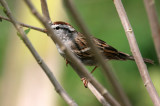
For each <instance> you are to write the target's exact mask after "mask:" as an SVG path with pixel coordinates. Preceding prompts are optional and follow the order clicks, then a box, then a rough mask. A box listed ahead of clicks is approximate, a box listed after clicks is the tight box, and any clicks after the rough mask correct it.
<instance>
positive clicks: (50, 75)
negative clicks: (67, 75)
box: [0, 0, 77, 106]
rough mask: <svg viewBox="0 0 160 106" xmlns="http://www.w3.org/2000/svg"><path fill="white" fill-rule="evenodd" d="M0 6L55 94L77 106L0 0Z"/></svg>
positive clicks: (5, 4)
mask: <svg viewBox="0 0 160 106" xmlns="http://www.w3.org/2000/svg"><path fill="white" fill-rule="evenodd" d="M0 2H1V4H2V6H3V7H4V8H5V10H6V15H7V16H8V17H9V18H10V21H11V22H12V23H13V25H14V26H15V28H16V29H17V31H18V32H19V33H20V35H21V38H22V40H23V42H24V43H25V45H26V46H27V47H28V49H29V50H30V52H31V53H32V55H33V56H34V58H35V59H36V61H37V63H38V64H39V65H40V66H41V68H42V69H43V71H44V72H45V73H46V75H47V76H48V78H49V79H50V81H51V83H52V84H53V85H54V87H55V89H56V91H57V93H58V94H59V95H60V96H61V97H62V98H63V99H64V100H65V101H66V102H67V103H68V105H70V106H77V104H76V103H75V102H74V101H73V100H72V99H71V97H70V96H69V95H68V94H67V93H66V91H65V90H64V89H63V88H62V87H61V86H60V84H59V83H58V81H57V80H56V78H55V77H54V75H53V73H52V72H51V70H50V69H49V68H48V66H47V65H46V64H45V63H44V61H43V60H42V59H41V57H40V56H39V54H38V53H37V51H36V50H35V49H34V47H33V46H32V44H31V42H30V41H29V39H28V38H27V36H26V34H25V33H24V31H23V29H22V28H21V26H20V25H19V23H18V22H17V21H16V19H15V18H14V17H13V16H12V14H11V11H10V9H9V7H8V5H7V3H6V2H5V1H4V0H0Z"/></svg>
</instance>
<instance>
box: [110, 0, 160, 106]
mask: <svg viewBox="0 0 160 106" xmlns="http://www.w3.org/2000/svg"><path fill="white" fill-rule="evenodd" d="M113 2H114V4H115V7H116V9H117V12H118V15H119V17H120V20H121V23H122V25H123V28H124V30H125V32H126V36H127V38H128V41H129V45H130V48H131V51H132V54H133V56H134V59H135V61H136V64H137V66H138V69H139V72H140V75H141V78H142V80H143V82H144V85H145V87H146V89H147V91H148V93H149V96H150V97H151V99H152V102H153V104H154V105H155V106H160V98H159V96H158V94H157V91H156V89H155V87H154V85H153V83H152V80H151V78H150V76H149V74H148V70H147V67H146V65H145V63H144V61H143V59H142V56H141V53H140V51H139V48H138V45H137V42H136V39H135V36H134V32H133V29H132V27H131V25H130V22H129V20H128V17H127V14H126V12H125V9H124V7H123V4H122V2H121V0H113Z"/></svg>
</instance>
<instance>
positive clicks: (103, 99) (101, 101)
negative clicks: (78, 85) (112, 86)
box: [70, 63, 110, 106]
mask: <svg viewBox="0 0 160 106" xmlns="http://www.w3.org/2000/svg"><path fill="white" fill-rule="evenodd" d="M70 65H71V66H72V68H73V69H74V70H77V72H79V69H78V68H77V67H75V65H74V64H73V63H70ZM78 75H79V76H80V77H81V78H82V77H83V75H81V73H78ZM87 87H88V88H89V90H90V91H91V92H92V93H93V94H94V95H95V97H96V98H97V99H98V101H99V102H100V103H101V104H102V105H103V106H110V104H109V103H108V102H107V101H106V100H105V98H104V97H103V96H102V94H100V92H98V91H97V89H96V88H95V87H94V86H93V84H92V83H90V82H88V85H87ZM107 92H108V91H107ZM109 95H110V94H109Z"/></svg>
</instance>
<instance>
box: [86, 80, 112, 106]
mask: <svg viewBox="0 0 160 106" xmlns="http://www.w3.org/2000/svg"><path fill="white" fill-rule="evenodd" d="M88 88H89V89H90V90H91V91H92V93H93V94H94V95H95V96H96V97H97V99H98V100H99V102H100V103H101V104H102V105H103V106H111V105H110V104H109V103H108V102H106V100H105V99H104V97H103V96H102V95H101V94H100V93H99V92H98V91H97V89H95V87H94V86H93V85H92V84H91V83H90V82H89V83H88Z"/></svg>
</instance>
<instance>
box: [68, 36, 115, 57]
mask: <svg viewBox="0 0 160 106" xmlns="http://www.w3.org/2000/svg"><path fill="white" fill-rule="evenodd" d="M93 41H94V43H95V44H96V46H97V48H98V49H99V50H100V52H101V53H102V54H104V56H105V57H106V58H107V59H112V58H114V55H115V54H118V51H117V50H116V49H115V48H113V47H112V46H110V45H108V44H107V43H106V42H104V41H102V40H100V39H97V38H95V37H93ZM71 48H72V50H73V52H74V54H76V55H77V56H78V57H80V58H93V53H92V52H91V49H90V47H88V44H87V42H86V39H85V37H84V36H83V35H82V34H81V33H79V34H78V36H77V37H76V38H74V43H73V44H72V46H71Z"/></svg>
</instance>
